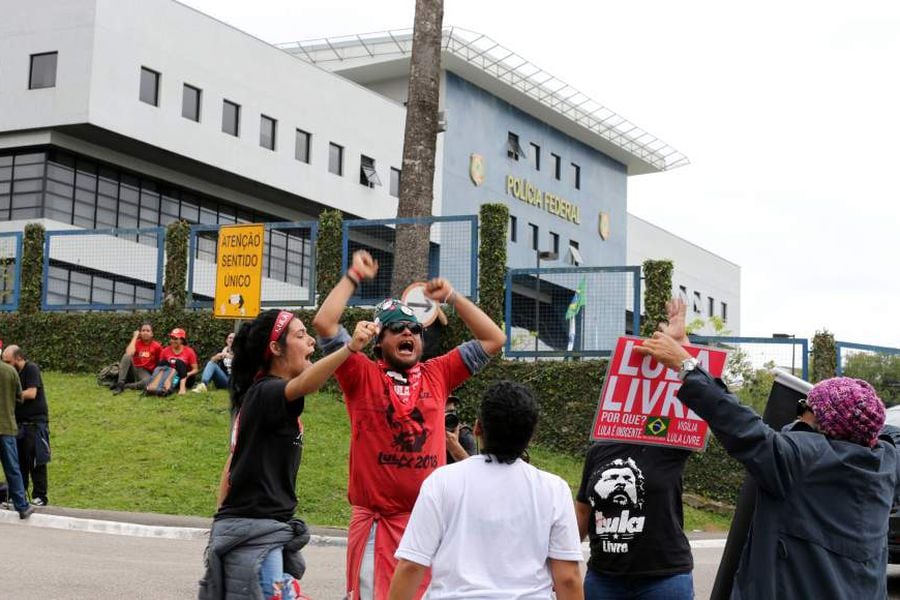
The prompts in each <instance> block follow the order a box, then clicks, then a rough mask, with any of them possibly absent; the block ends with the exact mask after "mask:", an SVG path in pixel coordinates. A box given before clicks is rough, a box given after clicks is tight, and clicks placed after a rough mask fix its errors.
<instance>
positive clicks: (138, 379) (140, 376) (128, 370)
mask: <svg viewBox="0 0 900 600" xmlns="http://www.w3.org/2000/svg"><path fill="white" fill-rule="evenodd" d="M151 375H153V373H151V372H150V371H148V370H147V369H142V368H140V367H136V366H134V362H133V361H132V359H131V357H130V356H128V355H127V354H123V355H122V359H121V360H120V361H119V382H118V383H119V385H120V386H122V387H124V388H128V389H132V390H142V389H144V387H145V386H146V385H147V382H148V381H150V376H151Z"/></svg>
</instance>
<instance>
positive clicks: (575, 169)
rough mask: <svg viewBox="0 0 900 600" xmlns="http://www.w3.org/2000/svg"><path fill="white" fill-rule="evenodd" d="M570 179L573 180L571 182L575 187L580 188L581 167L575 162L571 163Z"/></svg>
mask: <svg viewBox="0 0 900 600" xmlns="http://www.w3.org/2000/svg"><path fill="white" fill-rule="evenodd" d="M572 179H573V180H574V181H573V183H574V184H575V189H576V190H580V189H581V167H579V166H578V165H577V164H575V163H572Z"/></svg>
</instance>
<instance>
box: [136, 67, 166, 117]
mask: <svg viewBox="0 0 900 600" xmlns="http://www.w3.org/2000/svg"><path fill="white" fill-rule="evenodd" d="M145 73H146V74H148V75H151V76H152V77H153V90H152V91H153V98H152V101H151V99H150V97H149V96H147V97H145V88H144V83H145V81H146V80H145V79H144V74H145ZM161 83H162V73H160V72H159V71H156V70H154V69H151V68H150V67H145V66H143V65H141V86H140V90H139V92H138V100H140V101H141V102H143V103H144V104H149V105H150V106H155V107H157V108H158V107H159V89H160V87H161Z"/></svg>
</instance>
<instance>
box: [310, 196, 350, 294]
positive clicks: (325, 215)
mask: <svg viewBox="0 0 900 600" xmlns="http://www.w3.org/2000/svg"><path fill="white" fill-rule="evenodd" d="M343 224H344V219H343V217H342V216H341V211H339V210H323V211H322V213H321V214H319V234H318V239H317V240H316V293H317V294H318V295H319V298H324V297H325V296H327V295H328V292H330V291H331V289H332V288H333V287H334V286H336V285H337V283H338V281H340V280H341V276H342V275H343V273H344V271H343V265H341V253H342V252H343V244H344V240H343V235H344V234H343Z"/></svg>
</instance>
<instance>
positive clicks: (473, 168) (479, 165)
mask: <svg viewBox="0 0 900 600" xmlns="http://www.w3.org/2000/svg"><path fill="white" fill-rule="evenodd" d="M484 172H485V165H484V157H483V156H482V155H480V154H470V155H469V178H471V179H472V183H474V184H475V185H476V186H477V185H481V184H482V183H484Z"/></svg>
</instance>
